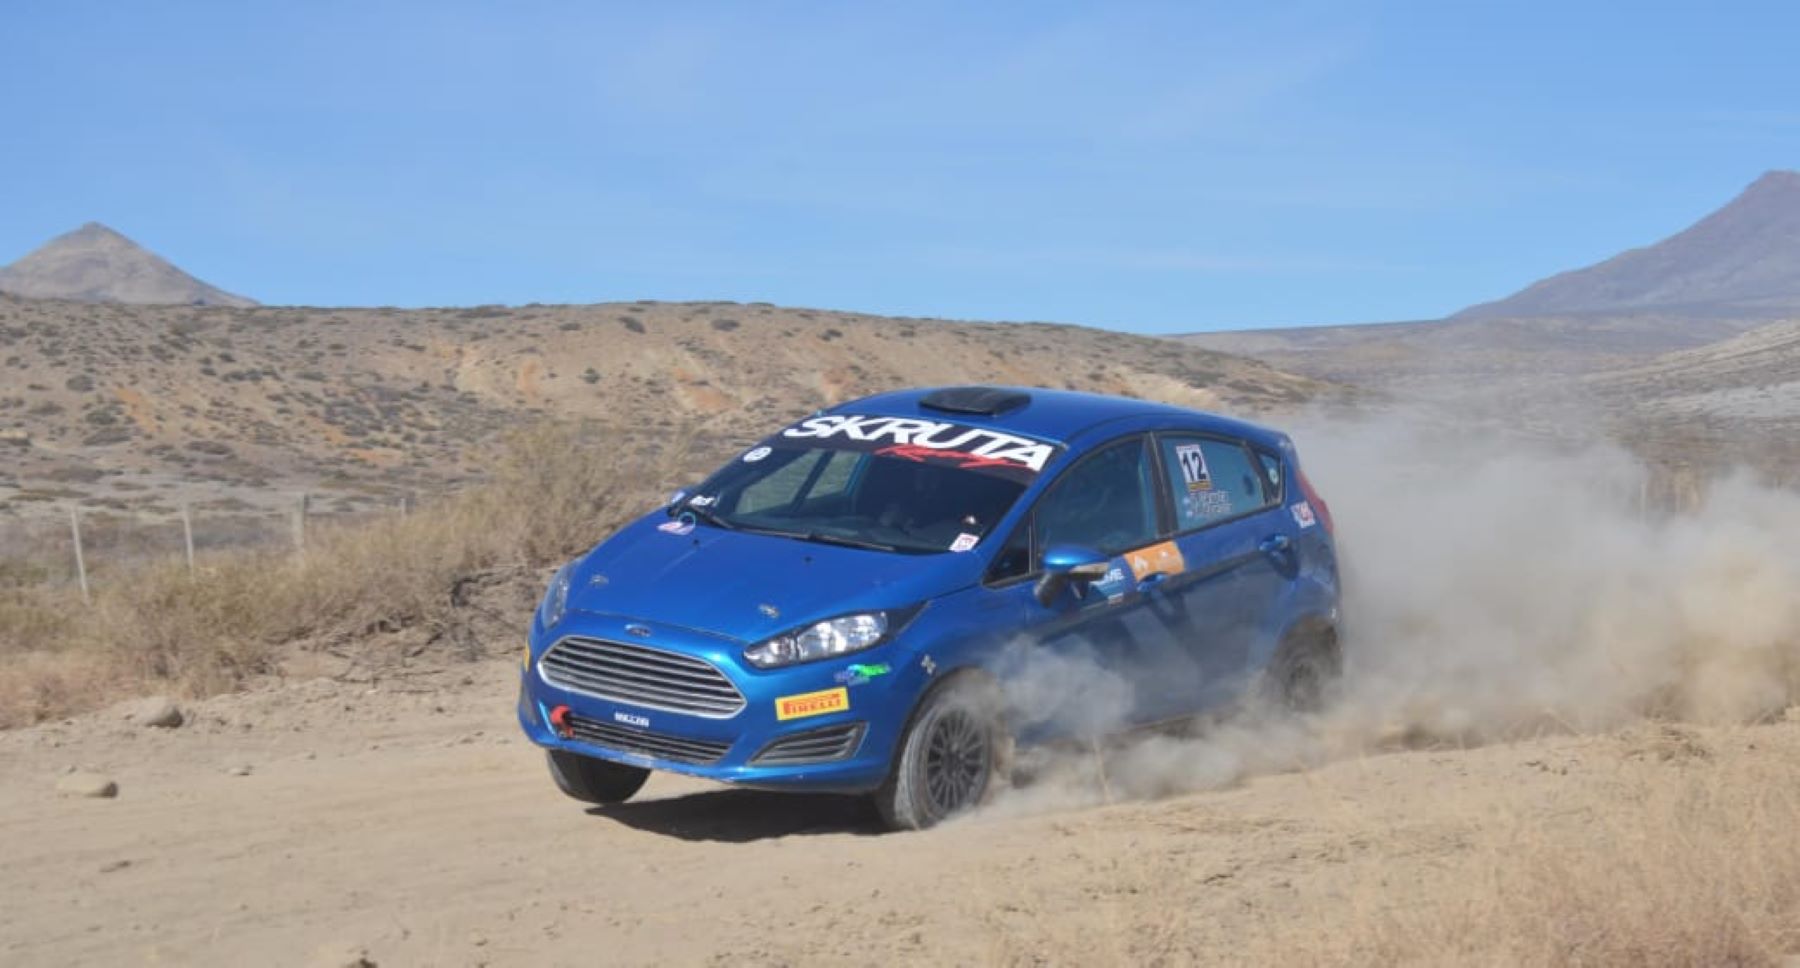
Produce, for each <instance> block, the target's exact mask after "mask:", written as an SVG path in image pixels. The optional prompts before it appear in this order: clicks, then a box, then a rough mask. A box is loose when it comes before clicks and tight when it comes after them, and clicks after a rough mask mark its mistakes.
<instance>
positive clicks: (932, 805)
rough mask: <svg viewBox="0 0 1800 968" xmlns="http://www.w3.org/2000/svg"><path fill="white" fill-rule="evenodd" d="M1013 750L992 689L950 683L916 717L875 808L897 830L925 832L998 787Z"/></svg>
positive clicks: (908, 729) (963, 683) (967, 682)
mask: <svg viewBox="0 0 1800 968" xmlns="http://www.w3.org/2000/svg"><path fill="white" fill-rule="evenodd" d="M1010 749H1011V741H1010V739H1009V738H1008V737H1007V735H1006V731H1005V729H1004V727H1003V726H1002V725H1001V723H1000V717H999V703H998V701H997V700H996V698H995V697H994V696H993V695H992V692H991V690H985V689H981V688H978V687H976V686H975V685H974V684H973V683H972V682H969V681H967V680H964V681H955V682H951V683H949V684H947V685H945V686H943V687H942V688H939V689H938V690H936V691H934V692H933V693H932V694H931V695H930V696H928V697H926V700H925V703H924V704H923V705H922V706H921V707H920V708H919V711H918V712H917V713H916V714H915V715H914V716H913V720H912V723H911V725H909V726H908V727H907V730H906V735H905V736H904V737H903V738H902V739H901V740H900V752H899V755H898V756H897V757H896V762H895V763H894V768H893V771H892V772H891V773H889V774H888V779H887V782H886V783H884V784H882V786H881V789H879V790H877V791H876V792H875V806H876V809H877V810H879V811H880V812H881V819H882V820H883V821H884V822H885V823H886V824H887V825H888V827H889V828H891V829H894V830H923V829H925V828H926V827H930V826H932V825H934V824H937V823H940V822H942V821H944V820H946V819H949V818H950V817H953V816H956V815H957V814H959V813H963V812H965V811H968V810H971V809H973V808H975V807H977V806H979V805H980V804H981V803H982V802H983V801H984V800H986V799H987V797H988V796H989V794H991V793H992V792H993V790H994V789H995V788H996V787H997V786H998V783H999V780H1000V778H1001V775H1002V773H1003V772H1004V765H1005V763H1006V762H1007V760H1008V759H1009V757H1008V755H1007V754H1008V752H1009V751H1010Z"/></svg>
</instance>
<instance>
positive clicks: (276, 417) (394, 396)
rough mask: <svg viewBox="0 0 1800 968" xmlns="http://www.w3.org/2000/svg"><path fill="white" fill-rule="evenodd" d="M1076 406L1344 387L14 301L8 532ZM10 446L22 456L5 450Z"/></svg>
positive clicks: (658, 329)
mask: <svg viewBox="0 0 1800 968" xmlns="http://www.w3.org/2000/svg"><path fill="white" fill-rule="evenodd" d="M972 381H980V382H994V383H1011V384H1032V385H1044V386H1054V387H1074V388H1080V389H1088V390H1099V391H1104V392H1113V393H1126V394H1133V395H1137V396H1142V397H1151V398H1156V399H1162V400H1168V401H1173V402H1179V403H1184V404H1189V405H1194V406H1200V407H1207V408H1213V409H1220V410H1226V411H1230V412H1233V413H1239V414H1252V415H1254V414H1259V413H1267V412H1271V411H1276V410H1280V409H1282V408H1289V407H1293V406H1295V405H1297V404H1300V403H1301V402H1303V401H1306V400H1309V399H1312V398H1314V397H1315V396H1317V395H1319V394H1320V393H1322V392H1328V391H1330V389H1331V388H1329V387H1328V386H1327V385H1325V384H1322V383H1320V382H1318V381H1315V380H1311V379H1308V378H1304V377H1298V376H1294V375H1291V374H1288V373H1284V372H1280V371H1278V370H1276V369H1273V368H1271V367H1269V366H1267V365H1265V364H1262V363H1257V362H1253V361H1250V360H1245V359H1241V358H1237V357H1232V356H1228V355H1225V354H1222V353H1216V352H1212V351H1210V350H1206V349H1202V348H1199V347H1182V346H1178V345H1174V344H1171V343H1169V342H1166V341H1164V340H1160V339H1152V338H1147V337H1137V336H1128V335H1124V334H1120V333H1112V332H1104V331H1100V330H1092V329H1084V328H1080V327H1074V326H1057V325H1039V324H988V323H956V322H945V321H941V320H924V319H891V318H882V317H876V316H864V315H858V314H853V313H834V312H823V311H813V310H805V309H786V308H778V307H775V306H769V305H739V304H728V303H629V304H610V305H590V306H539V305H532V306H525V307H520V308H501V307H477V308H473V309H427V310H405V311H403V310H393V309H306V308H250V309H236V308H225V307H205V306H200V307H138V306H121V305H108V304H83V303H74V302H60V301H43V300H28V299H17V298H11V297H0V434H3V435H4V437H0V447H4V448H5V451H6V454H7V460H6V462H5V464H4V466H3V467H0V514H6V513H25V512H29V511H30V510H31V509H32V508H34V507H45V506H48V505H49V504H50V502H53V501H60V500H63V499H77V500H82V501H85V502H89V503H98V504H101V505H104V506H111V507H115V508H120V509H130V508H143V509H148V510H156V509H167V508H169V507H171V506H172V505H173V503H174V501H175V500H176V499H177V498H180V499H183V500H196V501H201V502H205V501H213V502H219V503H221V504H225V505H234V504H235V505H242V504H250V505H259V504H269V503H278V504H279V506H282V507H287V506H288V505H289V503H290V502H291V501H292V496H293V492H294V491H295V490H297V489H304V490H308V491H311V492H313V493H315V494H324V495H328V496H330V497H332V499H333V500H334V501H337V502H339V503H341V504H344V505H346V507H345V509H346V510H349V509H353V508H354V506H355V505H357V504H358V502H363V501H388V500H391V496H392V495H393V494H395V493H396V492H401V491H406V490H412V489H434V488H441V487H445V486H450V485H454V484H456V483H458V482H460V481H463V480H467V479H470V478H474V477H479V476H482V475H484V474H486V473H487V471H488V468H487V467H485V466H484V463H483V460H484V457H485V456H486V455H487V454H488V453H490V449H489V445H491V444H495V443H497V442H498V440H499V438H500V437H502V436H503V435H504V434H505V433H506V432H507V431H508V430H509V429H512V428H517V427H520V426H524V425H527V424H530V423H534V422H536V421H539V420H541V419H543V418H546V417H554V418H569V419H576V420H582V421H588V422H590V423H591V424H593V425H594V426H596V427H598V428H604V429H609V430H612V431H616V432H618V433H621V434H625V435H630V436H654V435H669V434H677V433H690V432H697V433H699V434H701V435H706V436H716V437H726V438H738V439H745V438H749V437H752V436H758V435H760V434H762V433H766V432H768V431H769V430H770V429H772V428H773V427H774V426H776V425H778V424H779V423H781V422H783V421H786V420H789V419H792V418H793V417H795V416H796V415H798V414H803V413H805V412H807V411H808V410H810V409H813V408H816V407H818V406H821V405H824V404H829V403H833V402H837V401H841V400H845V399H849V398H853V397H856V396H860V395H863V394H866V393H870V392H874V391H877V390H884V389H891V388H895V387H902V386H909V385H922V384H941V383H958V382H972ZM8 444H10V446H8Z"/></svg>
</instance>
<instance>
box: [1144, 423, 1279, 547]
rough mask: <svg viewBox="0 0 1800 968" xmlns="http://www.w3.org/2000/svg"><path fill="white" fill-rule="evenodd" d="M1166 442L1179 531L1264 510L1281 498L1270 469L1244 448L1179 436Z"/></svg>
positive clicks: (1166, 464)
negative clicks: (1272, 481)
mask: <svg viewBox="0 0 1800 968" xmlns="http://www.w3.org/2000/svg"><path fill="white" fill-rule="evenodd" d="M1161 441H1162V457H1163V467H1164V468H1165V470H1166V472H1167V474H1168V477H1169V493H1170V495H1171V496H1173V497H1174V499H1175V527H1176V530H1178V531H1191V530H1193V529H1195V528H1201V527H1205V526H1206V525H1208V524H1211V523H1213V522H1214V521H1223V520H1226V519H1227V518H1235V517H1237V516H1239V515H1243V514H1249V513H1251V512H1253V511H1258V510H1261V509H1262V508H1265V507H1268V506H1269V505H1271V504H1273V503H1274V502H1275V496H1276V495H1277V494H1279V493H1280V492H1279V490H1277V489H1275V488H1273V487H1271V486H1270V482H1269V477H1268V474H1269V471H1268V468H1267V466H1266V465H1264V464H1263V462H1262V461H1261V460H1259V459H1257V458H1255V457H1252V456H1251V454H1250V452H1249V451H1248V450H1246V449H1245V448H1244V446H1243V445H1242V444H1239V443H1236V442H1234V441H1226V440H1215V439H1213V438H1210V437H1190V436H1185V435H1179V434H1169V435H1164V436H1163V437H1162V438H1161Z"/></svg>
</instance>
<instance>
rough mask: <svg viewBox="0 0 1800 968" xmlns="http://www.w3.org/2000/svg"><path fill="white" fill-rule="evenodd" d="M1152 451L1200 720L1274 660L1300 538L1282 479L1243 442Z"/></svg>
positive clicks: (1168, 442)
mask: <svg viewBox="0 0 1800 968" xmlns="http://www.w3.org/2000/svg"><path fill="white" fill-rule="evenodd" d="M1156 446H1157V451H1158V454H1159V456H1160V457H1161V463H1162V468H1163V479H1164V483H1165V485H1166V486H1165V488H1164V493H1165V495H1166V498H1165V499H1166V500H1167V501H1168V502H1169V508H1168V510H1169V512H1170V513H1171V516H1172V518H1173V521H1174V528H1175V535H1174V537H1173V539H1172V541H1173V543H1174V544H1175V546H1176V548H1177V549H1178V550H1179V552H1180V557H1181V561H1182V568H1181V572H1180V574H1179V575H1176V576H1172V577H1170V578H1168V579H1166V580H1165V581H1164V582H1163V587H1162V589H1161V591H1162V592H1163V593H1164V594H1165V595H1166V596H1167V597H1168V598H1169V599H1170V600H1171V602H1172V604H1171V606H1170V607H1176V608H1179V609H1180V610H1181V611H1182V612H1183V614H1184V616H1185V617H1186V621H1187V628H1186V631H1185V633H1184V635H1183V638H1182V640H1181V643H1180V645H1181V647H1182V649H1183V650H1184V651H1185V652H1186V653H1187V656H1188V658H1189V661H1190V662H1191V663H1192V665H1193V667H1194V669H1195V670H1196V678H1197V680H1198V688H1197V689H1196V690H1195V691H1194V692H1193V693H1192V694H1190V696H1189V697H1188V704H1189V705H1190V707H1191V708H1190V711H1195V712H1197V711H1200V710H1202V709H1205V708H1207V707H1209V706H1212V705H1215V704H1217V703H1220V702H1222V701H1226V700H1229V699H1231V698H1233V697H1235V696H1237V695H1238V694H1239V693H1240V692H1241V691H1242V689H1243V687H1244V685H1245V684H1246V683H1247V681H1248V680H1249V678H1250V675H1251V673H1252V671H1253V669H1252V666H1253V661H1254V659H1255V658H1256V657H1260V656H1266V655H1267V654H1268V651H1269V648H1270V645H1271V643H1270V642H1269V641H1268V639H1269V638H1270V636H1272V635H1273V634H1275V628H1276V626H1277V625H1278V623H1277V622H1276V621H1275V618H1276V614H1275V613H1276V611H1277V609H1278V608H1279V607H1280V603H1281V599H1282V596H1283V594H1284V593H1285V591H1286V590H1287V588H1288V585H1289V583H1290V582H1292V580H1293V579H1294V577H1295V573H1296V569H1295V566H1296V564H1297V562H1296V559H1295V557H1294V555H1295V547H1294V541H1295V540H1296V537H1297V536H1296V534H1295V524H1294V521H1293V519H1292V518H1291V517H1290V516H1289V515H1288V514H1287V513H1286V512H1285V511H1284V510H1283V508H1282V506H1281V492H1280V487H1281V481H1280V479H1279V476H1278V475H1276V474H1272V473H1271V472H1270V469H1269V465H1268V464H1267V463H1266V462H1265V461H1264V460H1263V459H1262V457H1261V456H1259V455H1258V454H1257V453H1256V452H1255V451H1254V450H1252V449H1251V448H1250V447H1248V446H1247V445H1246V444H1245V443H1244V442H1243V441H1240V440H1234V439H1230V438H1226V437H1215V436H1210V435H1205V434H1199V433H1193V434H1188V433H1167V432H1165V433H1159V434H1157V436H1156ZM1276 466H1277V467H1278V466H1279V463H1278V462H1277V464H1276Z"/></svg>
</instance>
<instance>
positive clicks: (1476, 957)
mask: <svg viewBox="0 0 1800 968" xmlns="http://www.w3.org/2000/svg"><path fill="white" fill-rule="evenodd" d="M1751 749H1752V750H1753V747H1751ZM1723 760H1724V761H1723V762H1718V763H1713V762H1704V761H1695V762H1691V763H1688V764H1677V765H1671V764H1669V763H1657V764H1644V765H1638V766H1634V767H1631V768H1629V769H1626V770H1624V771H1622V772H1621V774H1620V775H1619V776H1618V777H1617V778H1616V782H1615V783H1613V784H1611V785H1609V787H1608V788H1607V789H1606V790H1604V791H1603V792H1602V793H1601V795H1599V796H1594V795H1593V792H1592V791H1590V792H1589V795H1588V797H1587V798H1586V799H1583V800H1578V801H1575V802H1570V803H1561V804H1547V803H1545V802H1543V801H1541V800H1530V799H1526V798H1524V797H1520V798H1518V799H1513V800H1506V801H1502V802H1499V803H1495V804H1493V805H1491V807H1490V809H1488V810H1486V811H1484V812H1483V814H1482V815H1477V816H1476V817H1474V818H1472V822H1471V823H1470V824H1469V826H1468V838H1469V847H1470V849H1469V851H1468V853H1469V855H1470V856H1469V858H1468V860H1467V861H1466V862H1463V863H1460V864H1457V865H1456V866H1455V867H1454V868H1453V870H1454V871H1455V873H1456V876H1453V877H1450V878H1445V879H1443V881H1442V883H1440V884H1438V885H1436V888H1435V889H1434V890H1432V891H1430V892H1428V895H1427V896H1424V897H1412V898H1408V899H1407V902H1406V903H1404V904H1395V903H1392V901H1391V900H1390V899H1391V898H1392V897H1393V892H1392V891H1391V890H1390V889H1389V888H1387V887H1385V886H1382V885H1378V884H1376V883H1368V882H1365V883H1363V884H1362V885H1360V887H1359V890H1358V891H1356V892H1355V894H1356V895H1357V896H1355V897H1354V898H1353V904H1354V905H1355V906H1357V907H1360V908H1362V909H1363V910H1365V912H1366V913H1367V914H1368V916H1367V917H1366V918H1364V919H1361V920H1360V921H1359V923H1358V924H1357V925H1356V926H1355V927H1354V928H1353V929H1352V930H1350V931H1348V932H1346V933H1344V934H1343V935H1341V936H1339V937H1338V939H1337V940H1338V942H1339V944H1338V945H1333V946H1330V947H1329V948H1328V949H1327V950H1326V951H1323V952H1320V953H1319V954H1321V955H1323V957H1320V958H1319V959H1318V960H1319V961H1320V962H1321V963H1325V962H1330V963H1344V962H1355V963H1368V964H1432V965H1442V964H1481V965H1517V964H1556V965H1620V966H1625V965H1701V964H1706V965H1762V964H1781V963H1783V959H1784V958H1786V957H1787V956H1788V955H1789V954H1790V953H1792V952H1795V951H1800V838H1797V837H1796V836H1795V833H1794V832H1795V831H1796V830H1800V786H1797V785H1796V781H1797V780H1800V770H1796V769H1795V765H1794V764H1793V763H1791V762H1788V761H1785V760H1783V759H1781V758H1779V757H1772V756H1769V755H1767V754H1763V755H1756V754H1755V753H1754V752H1751V751H1749V750H1746V751H1744V752H1740V753H1737V754H1727V755H1725V756H1724V757H1723ZM1405 893H1410V892H1402V896H1404V894H1405ZM1332 949H1335V950H1332Z"/></svg>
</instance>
